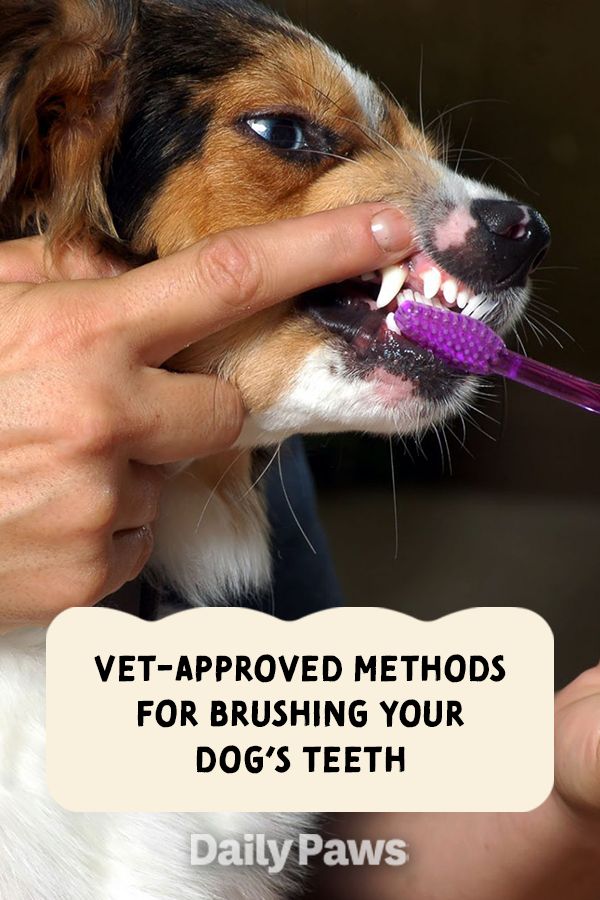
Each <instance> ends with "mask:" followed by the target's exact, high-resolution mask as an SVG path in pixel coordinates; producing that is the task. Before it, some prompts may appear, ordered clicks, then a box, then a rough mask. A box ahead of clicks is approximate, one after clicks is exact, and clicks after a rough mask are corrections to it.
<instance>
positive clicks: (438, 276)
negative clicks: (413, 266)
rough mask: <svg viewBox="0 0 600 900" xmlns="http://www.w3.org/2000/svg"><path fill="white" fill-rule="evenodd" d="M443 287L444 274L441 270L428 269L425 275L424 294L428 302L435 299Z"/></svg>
mask: <svg viewBox="0 0 600 900" xmlns="http://www.w3.org/2000/svg"><path fill="white" fill-rule="evenodd" d="M441 285H442V273H441V272H440V271H439V269H428V270H427V272H425V273H424V274H423V294H424V296H425V297H427V299H428V300H431V299H433V297H435V295H436V294H437V292H438V291H439V289H440V287H441Z"/></svg>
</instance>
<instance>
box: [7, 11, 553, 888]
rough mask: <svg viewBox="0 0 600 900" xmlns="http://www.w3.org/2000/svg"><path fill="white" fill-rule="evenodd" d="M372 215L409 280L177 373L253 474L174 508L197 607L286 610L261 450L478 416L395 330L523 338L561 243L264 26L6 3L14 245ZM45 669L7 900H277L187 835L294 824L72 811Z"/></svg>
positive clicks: (17, 788) (459, 382) (221, 340)
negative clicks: (427, 311)
mask: <svg viewBox="0 0 600 900" xmlns="http://www.w3.org/2000/svg"><path fill="white" fill-rule="evenodd" d="M361 201H385V202H387V203H389V204H396V205H397V206H398V207H400V208H401V209H402V210H403V211H404V212H405V214H406V215H407V217H408V218H409V220H410V222H411V224H412V228H413V230H414V234H415V240H416V246H415V250H414V252H413V254H412V255H411V257H410V258H409V259H408V260H407V261H406V262H405V263H404V264H403V265H402V266H400V265H398V266H392V267H390V268H389V269H386V270H385V271H384V272H366V273H364V275H363V277H362V278H360V279H356V280H352V281H348V282H345V283H342V284H335V285H329V286H326V287H323V288H321V289H319V290H315V291H312V292H310V293H309V294H307V295H305V296H302V297H298V298H296V299H294V300H293V301H290V302H287V303H284V304H281V305H279V306H277V307H275V308H273V309H269V310H267V311H264V312H261V313H260V314H257V315H255V316H253V317H251V318H250V319H248V320H247V321H245V322H243V323H241V324H237V325H235V326H234V327H230V328H228V329H227V330H225V331H223V332H221V333H219V334H217V335H215V336H213V337H211V338H209V339H207V340H204V341H202V342H201V343H199V344H197V345H193V346H191V347H189V348H188V349H187V350H186V351H185V352H183V353H181V354H179V355H178V356H177V357H176V358H175V359H174V360H172V361H170V363H169V365H170V366H171V367H172V368H174V369H176V370H178V371H191V372H205V373H219V374H221V375H222V376H224V377H225V378H227V379H228V380H229V381H231V382H232V383H233V384H235V385H236V386H237V387H238V388H239V390H240V392H241V395H242V397H243V400H244V404H245V407H246V410H247V412H248V416H247V421H246V425H245V427H244V430H243V432H242V435H241V437H240V440H239V442H238V446H237V447H236V450H235V453H234V456H233V458H232V455H231V454H223V455H222V456H215V457H213V458H211V459H208V460H202V461H199V462H193V463H191V464H190V465H189V466H188V467H186V468H185V469H184V470H183V471H179V472H177V473H176V474H174V475H173V477H172V478H171V479H170V480H169V482H168V484H167V486H166V488H165V491H164V496H163V501H162V506H161V514H160V518H159V521H158V524H157V526H156V533H155V551H154V556H153V558H152V561H151V563H150V575H151V577H152V578H153V579H154V580H155V582H157V583H158V584H161V585H164V586H167V587H168V588H170V589H174V590H175V591H176V592H177V594H178V595H180V596H181V597H183V598H184V599H185V600H186V602H188V603H190V604H195V605H203V604H213V603H226V602H228V601H229V600H230V598H231V597H232V596H237V595H239V594H248V593H249V592H253V591H255V592H259V591H262V590H264V588H265V587H267V586H268V584H269V580H270V577H271V575H270V573H271V561H270V552H269V534H268V524H267V516H266V511H265V507H264V502H263V499H262V496H261V492H260V487H255V486H254V482H255V470H254V466H253V455H254V452H255V451H256V450H258V449H264V448H273V447H276V446H277V445H278V444H279V443H280V442H281V441H283V440H285V439H286V438H287V437H289V436H291V435H294V434H299V433H317V432H339V431H349V430H351V431H357V430H360V431H368V432H373V433H375V434H384V435H389V434H414V433H417V432H420V431H423V430H425V429H426V428H428V427H430V426H432V425H434V424H436V423H439V422H442V421H444V420H445V419H446V418H447V417H448V416H452V415H453V414H456V413H459V412H460V411H461V409H462V408H463V407H464V406H465V405H466V404H468V403H469V402H471V400H472V399H473V397H474V394H475V392H476V390H477V382H476V380H475V379H474V378H472V377H467V376H464V377H463V376H459V375H457V374H456V373H452V372H450V371H449V370H448V369H447V368H446V367H445V366H444V365H443V364H442V363H440V362H439V361H437V360H436V359H435V358H434V357H433V356H432V355H431V354H430V353H428V352H427V351H424V350H421V349H419V348H418V347H416V346H415V345H414V344H411V343H410V342H409V341H408V340H406V339H405V338H404V337H403V336H402V335H401V334H399V333H397V328H396V326H395V324H394V319H393V315H392V316H390V313H392V312H393V309H394V307H395V305H396V304H397V302H398V298H399V297H403V296H405V297H408V298H409V299H414V300H416V301H417V302H421V303H428V304H430V305H436V306H440V307H443V308H446V309H450V310H452V311H454V312H455V313H456V314H461V315H471V316H474V317H476V318H480V319H483V320H484V321H486V322H487V323H488V324H490V325H491V326H493V327H494V328H495V329H496V330H497V331H499V332H501V333H504V332H506V331H507V330H509V329H510V328H511V326H513V325H514V324H515V322H516V321H517V320H518V318H519V316H520V315H521V313H522V312H523V310H524V307H525V304H526V301H527V294H528V287H527V285H528V278H529V274H530V272H531V271H532V270H533V269H534V268H535V266H536V265H537V264H538V263H539V261H540V259H541V258H542V256H543V254H544V252H545V250H546V248H547V245H548V241H549V233H548V228H547V226H546V224H545V222H544V220H543V219H542V217H541V216H540V214H539V213H538V212H537V211H536V210H534V209H531V208H530V207H528V206H526V205H523V204H520V203H519V202H517V201H514V200H512V199H511V198H509V197H507V196H505V195H504V194H503V193H501V192H500V191H498V190H496V189H494V188H492V187H489V186H486V185H483V184H480V183H478V182H475V181H472V180H470V179H467V178H465V177H462V176H461V175H459V174H457V173H456V172H454V171H451V170H450V169H448V168H447V167H446V166H445V165H444V163H443V162H442V160H441V154H440V148H439V147H438V146H437V145H436V143H435V142H434V141H433V140H432V139H431V138H430V137H428V136H427V135H426V134H424V133H423V131H422V130H421V129H419V128H417V127H415V126H414V125H413V124H411V122H410V120H409V118H408V116H407V114H406V112H405V111H404V109H403V108H402V107H401V106H400V105H399V104H398V103H396V101H395V100H393V99H392V98H391V97H390V96H389V95H388V94H387V93H386V92H384V91H382V90H380V89H379V88H378V87H377V86H376V84H375V83H374V82H373V81H372V80H371V79H370V78H369V77H368V76H367V75H365V74H363V73H362V72H360V71H358V70H356V69H355V68H352V67H351V66H350V64H349V63H347V62H346V61H345V60H344V59H342V57H340V56H339V55H338V54H337V53H336V52H335V51H334V50H332V49H330V48H329V47H328V46H326V45H325V44H324V43H323V42H321V41H320V40H318V39H317V38H315V37H312V36H311V35H309V34H308V33H306V32H305V31H303V30H301V29H300V28H298V27H296V26H294V25H293V24H291V23H289V22H288V21H286V20H284V19H282V18H280V17H279V16H277V15H275V14H274V13H273V12H272V11H269V10H267V9H266V8H264V7H262V6H260V5H258V4H256V3H254V2H252V0H248V2H245V0H5V2H4V6H3V18H2V22H1V23H0V238H2V239H8V238H15V237H19V236H25V235H30V234H34V233H39V232H41V233H43V234H45V235H46V237H47V239H48V244H49V247H50V248H51V249H52V248H57V247H60V246H61V245H64V244H65V243H69V242H73V241H85V242H88V243H91V244H92V245H94V246H96V247H98V248H100V249H103V248H104V249H107V250H109V251H110V252H112V253H116V254H120V255H122V256H123V257H124V258H125V259H127V260H129V261H132V262H134V263H143V262H144V261H147V260H151V259H154V258H156V257H160V256H164V255H167V254H170V253H172V252H174V251H176V250H179V249H181V248H183V247H186V246H188V245H191V244H193V243H194V242H196V241H198V240H200V239H202V238H204V237H206V236H208V235H210V234H213V233H216V232H220V231H223V230H225V229H228V228H231V227H237V226H241V225H251V224H254V223H262V222H268V221H273V220H277V219H282V218H287V217H293V216H301V215H305V214H309V213H311V212H316V211H321V210H326V209H332V208H338V207H341V206H345V205H348V204H354V203H359V202H361ZM224 264H226V261H225V262H224ZM241 498H243V500H242V499H241ZM200 520H201V528H198V522H199V521H200ZM43 648H44V632H43V630H42V629H39V630H36V629H29V630H23V631H19V632H15V633H13V634H12V635H8V636H7V637H5V638H3V639H2V641H1V642H0V689H1V690H0V697H1V699H0V783H1V784H2V785H3V787H2V788H1V790H2V793H1V794H0V797H1V802H0V853H1V856H2V864H1V865H0V896H1V897H2V898H5V900H25V898H33V897H35V898H36V900H58V898H60V900H69V898H84V897H92V896H93V897H102V898H103V900H116V898H125V897H127V898H128V900H138V898H139V900H141V898H150V897H157V898H158V897H160V898H171V897H172V898H178V900H187V898H190V900H191V898H192V897H193V898H195V900H204V898H205V900H216V898H225V897H226V898H228V900H235V898H239V900H251V898H261V900H271V898H273V900H275V898H279V897H281V896H283V894H284V892H285V891H286V890H288V889H289V887H290V882H291V881H293V880H294V878H295V875H296V873H295V872H294V870H293V866H292V867H290V868H289V869H288V870H287V871H286V873H284V874H283V875H282V876H281V877H279V878H277V877H268V876H266V875H264V874H262V873H261V871H260V870H258V869H255V870H253V871H250V872H246V873H245V874H244V875H243V876H239V875H238V876H236V875H232V874H231V872H228V871H227V870H225V869H223V870H221V872H215V871H212V870H211V871H210V872H207V871H206V870H202V874H201V875H199V874H198V873H197V872H194V871H193V870H192V869H191V867H190V866H189V835H190V833H191V832H207V831H209V832H212V833H215V834H217V835H221V836H223V835H230V836H236V835H243V834H244V832H248V831H252V832H257V831H260V832H264V833H266V834H267V835H268V836H271V837H274V838H277V839H280V840H281V839H284V838H286V837H290V836H292V837H293V836H295V835H297V834H298V832H299V831H300V830H302V829H306V828H307V824H306V823H302V822H301V820H300V819H299V817H296V816H292V815H287V816H286V815H281V816H261V815H259V814H256V815H254V816H241V815H240V816H229V815H228V816H202V815H176V814H171V815H152V816H151V815H139V816H134V815H131V816H125V815H122V816H121V815H119V816H116V815H85V816H84V815H75V814H69V813H67V812H64V811H62V810H60V809H58V807H57V806H56V805H55V804H53V802H52V801H51V800H50V799H49V797H48V796H47V794H46V790H45V787H44V777H43V762H42V760H43V753H44V751H43V742H44V735H43V718H44V713H43V702H44V701H43V696H44V661H43Z"/></svg>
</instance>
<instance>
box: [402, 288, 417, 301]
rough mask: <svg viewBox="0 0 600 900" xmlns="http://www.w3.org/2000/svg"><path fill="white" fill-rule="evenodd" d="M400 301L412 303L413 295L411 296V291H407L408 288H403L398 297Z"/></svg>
mask: <svg viewBox="0 0 600 900" xmlns="http://www.w3.org/2000/svg"><path fill="white" fill-rule="evenodd" d="M400 299H401V300H410V302H411V303H414V301H415V295H414V294H413V292H412V291H411V290H409V289H408V288H405V289H404V290H403V291H402V293H401V295H400Z"/></svg>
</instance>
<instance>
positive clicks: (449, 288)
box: [442, 278, 458, 304]
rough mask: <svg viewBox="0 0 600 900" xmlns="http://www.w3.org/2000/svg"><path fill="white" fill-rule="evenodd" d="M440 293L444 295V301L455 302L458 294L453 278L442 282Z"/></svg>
mask: <svg viewBox="0 0 600 900" xmlns="http://www.w3.org/2000/svg"><path fill="white" fill-rule="evenodd" d="M442 293H443V295H444V300H445V301H446V303H450V304H452V303H456V296H457V294H458V285H457V283H456V281H455V280H454V278H448V279H447V280H446V281H445V282H444V284H443V285H442Z"/></svg>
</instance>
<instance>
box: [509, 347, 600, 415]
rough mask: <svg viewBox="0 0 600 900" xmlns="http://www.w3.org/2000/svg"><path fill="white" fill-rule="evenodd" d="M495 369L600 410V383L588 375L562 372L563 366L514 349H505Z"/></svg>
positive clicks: (560, 397)
mask: <svg viewBox="0 0 600 900" xmlns="http://www.w3.org/2000/svg"><path fill="white" fill-rule="evenodd" d="M493 369H494V372H496V374H497V375H504V376H505V377H506V378H510V379H512V381H518V382H519V383H520V384H525V385H527V387H531V388H535V389H536V390H538V391H543V393H545V394H550V395H551V396H552V397H558V399H559V400H566V401H567V403H574V404H575V405H576V406H581V407H583V409H587V410H589V411H590V412H595V413H600V385H598V384H594V383H593V382H592V381H586V380H585V378H577V376H575V375H570V374H569V373H568V372H561V371H560V369H554V368H553V367H552V366H547V365H546V364H545V363H541V362H537V360H535V359H529V358H528V357H527V356H521V354H520V353H515V352H514V351H513V350H502V351H501V352H500V354H499V356H498V358H497V359H496V361H495V362H494V365H493Z"/></svg>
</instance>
